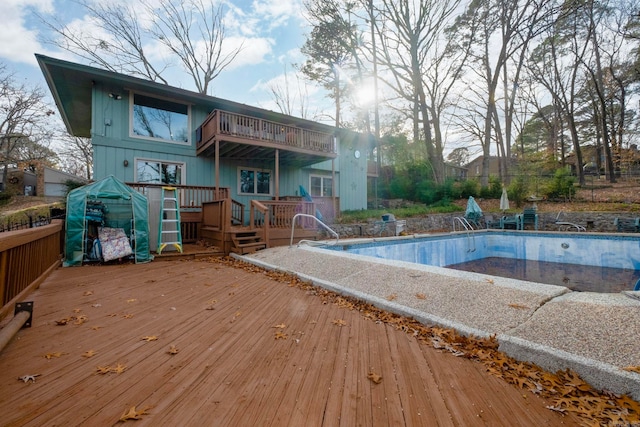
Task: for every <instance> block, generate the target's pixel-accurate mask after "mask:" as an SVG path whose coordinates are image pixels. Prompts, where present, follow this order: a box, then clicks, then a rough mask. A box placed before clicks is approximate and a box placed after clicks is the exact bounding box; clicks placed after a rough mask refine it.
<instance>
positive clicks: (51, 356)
mask: <svg viewBox="0 0 640 427" xmlns="http://www.w3.org/2000/svg"><path fill="white" fill-rule="evenodd" d="M65 354H68V353H63V352H61V351H56V352H54V353H47V354H45V355H44V358H45V359H47V360H51V359H53V358H54V357H55V358H58V357H60V356H64V355H65Z"/></svg>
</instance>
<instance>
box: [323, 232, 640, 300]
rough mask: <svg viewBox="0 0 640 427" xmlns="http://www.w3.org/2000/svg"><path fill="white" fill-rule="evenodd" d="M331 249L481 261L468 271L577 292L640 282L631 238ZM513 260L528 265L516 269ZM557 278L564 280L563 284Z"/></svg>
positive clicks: (448, 239) (550, 236)
mask: <svg viewBox="0 0 640 427" xmlns="http://www.w3.org/2000/svg"><path fill="white" fill-rule="evenodd" d="M330 249H333V250H340V251H346V252H348V253H352V254H356V255H365V256H370V257H375V258H384V259H391V260H398V261H406V262H413V263H418V264H425V265H432V266H436V267H451V268H455V266H456V265H464V264H467V263H472V264H473V263H474V262H475V263H476V264H477V265H478V266H479V267H477V268H476V269H475V270H474V269H467V268H462V269H465V270H468V271H476V272H480V273H486V274H492V275H497V276H505V277H512V278H518V279H523V280H529V281H539V282H542V283H548V284H554V285H561V286H567V287H569V288H570V289H573V290H589V291H597V292H618V291H619V290H623V289H629V290H633V288H634V285H635V282H636V281H637V280H638V278H640V237H636V236H630V235H617V234H603V233H558V232H523V231H494V230H482V231H477V232H474V233H472V234H467V233H466V232H462V233H449V234H438V235H421V236H411V237H408V238H391V239H375V240H374V241H367V242H362V243H360V242H350V243H345V244H341V245H337V246H333V247H331V248H330ZM487 260H493V263H494V264H498V266H497V270H496V269H493V270H491V271H489V270H487V266H488V262H487ZM496 260H503V261H502V262H500V261H496ZM510 260H511V261H510ZM513 260H521V261H523V262H524V264H522V263H520V265H518V266H515V264H514V262H513ZM499 264H502V265H499ZM581 266H584V268H580V267H581ZM554 269H555V270H556V271H555V272H554V271H552V270H554ZM534 270H537V271H541V272H546V273H549V274H546V276H548V277H546V278H545V277H544V276H545V274H542V277H541V275H540V274H537V275H536V274H533V273H534ZM527 271H528V272H529V273H530V274H529V276H527V275H526V272H527ZM523 272H524V273H525V275H524V277H523V275H522V273H523ZM553 273H556V274H553ZM618 273H619V274H620V276H618ZM551 277H556V278H559V279H560V283H558V280H556V281H555V282H553V281H552V280H551ZM621 280H624V281H625V283H623V284H622V285H621V286H618V287H615V288H608V287H607V286H604V285H607V284H610V283H613V282H619V281H621ZM550 281H551V282H550ZM581 283H582V284H583V285H580V284H581ZM601 285H603V286H601Z"/></svg>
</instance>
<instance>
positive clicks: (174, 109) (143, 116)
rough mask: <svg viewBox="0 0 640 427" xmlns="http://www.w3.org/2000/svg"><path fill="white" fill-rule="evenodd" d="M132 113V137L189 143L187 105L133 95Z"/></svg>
mask: <svg viewBox="0 0 640 427" xmlns="http://www.w3.org/2000/svg"><path fill="white" fill-rule="evenodd" d="M132 111H133V118H132V120H131V123H132V128H131V132H132V136H134V137H138V138H148V139H158V140H162V141H170V142H176V143H189V106H188V105H185V104H179V103H177V102H172V101H167V100H163V99H158V98H152V97H150V96H146V95H140V94H134V95H133V109H132Z"/></svg>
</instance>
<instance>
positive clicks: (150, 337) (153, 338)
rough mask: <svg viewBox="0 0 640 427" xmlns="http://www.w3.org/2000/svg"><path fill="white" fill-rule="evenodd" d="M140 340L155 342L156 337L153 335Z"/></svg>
mask: <svg viewBox="0 0 640 427" xmlns="http://www.w3.org/2000/svg"><path fill="white" fill-rule="evenodd" d="M142 340H143V341H146V342H150V341H157V340H158V337H157V336H155V335H147V336H146V337H142Z"/></svg>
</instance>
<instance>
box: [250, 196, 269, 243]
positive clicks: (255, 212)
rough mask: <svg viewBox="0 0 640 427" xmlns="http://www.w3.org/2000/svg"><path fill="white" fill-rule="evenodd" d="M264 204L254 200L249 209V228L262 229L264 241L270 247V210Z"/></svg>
mask: <svg viewBox="0 0 640 427" xmlns="http://www.w3.org/2000/svg"><path fill="white" fill-rule="evenodd" d="M263 203H264V202H261V201H258V200H252V201H251V206H250V207H249V226H250V227H251V228H262V239H263V240H264V241H265V242H266V243H267V247H269V228H270V226H269V224H270V222H271V221H270V219H269V208H268V207H266V206H265V205H264V204H263Z"/></svg>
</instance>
